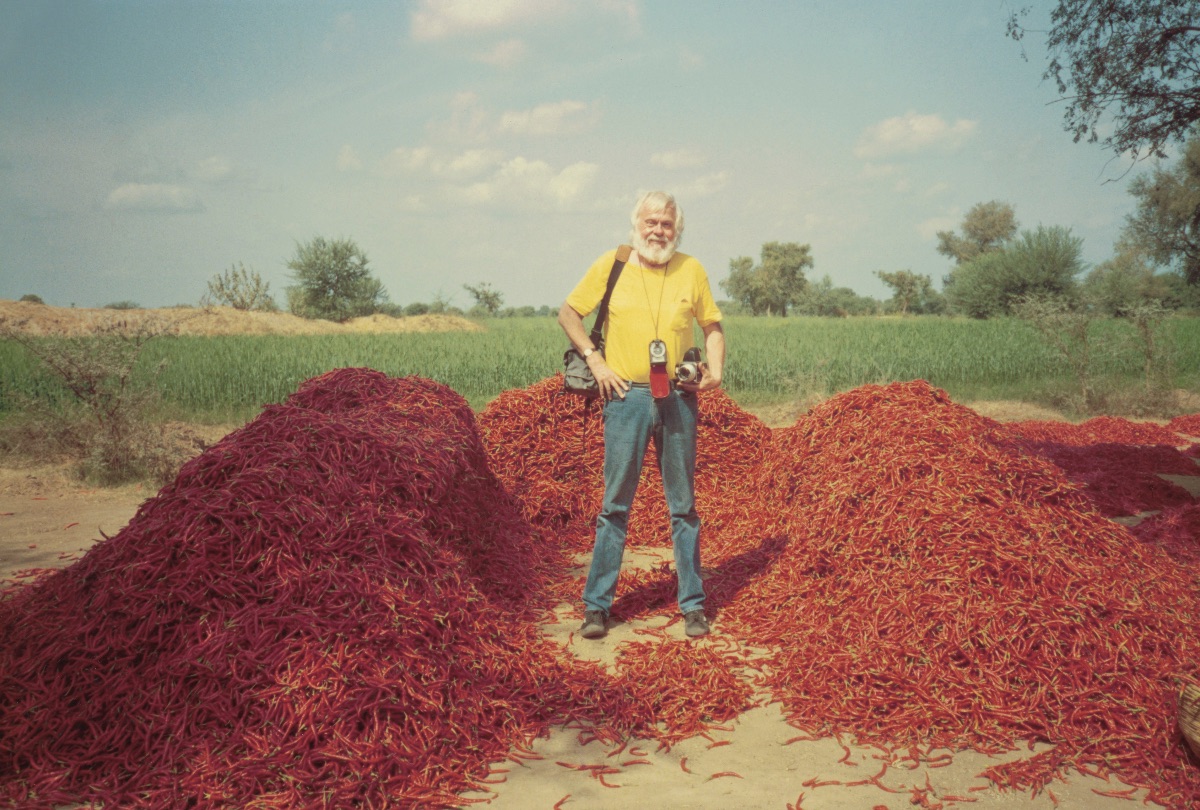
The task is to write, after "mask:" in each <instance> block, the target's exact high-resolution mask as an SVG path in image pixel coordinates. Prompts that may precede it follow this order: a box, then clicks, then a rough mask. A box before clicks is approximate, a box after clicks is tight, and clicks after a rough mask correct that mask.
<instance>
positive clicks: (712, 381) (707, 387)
mask: <svg viewBox="0 0 1200 810" xmlns="http://www.w3.org/2000/svg"><path fill="white" fill-rule="evenodd" d="M700 368H701V369H703V373H701V375H700V382H681V383H678V384H677V386H678V387H679V388H682V389H683V390H684V391H693V392H695V391H711V390H713V389H714V388H720V387H721V378H720V377H718V376H716V375H715V374H713V373H712V371H711V369H709V367H708V363H701V364H700Z"/></svg>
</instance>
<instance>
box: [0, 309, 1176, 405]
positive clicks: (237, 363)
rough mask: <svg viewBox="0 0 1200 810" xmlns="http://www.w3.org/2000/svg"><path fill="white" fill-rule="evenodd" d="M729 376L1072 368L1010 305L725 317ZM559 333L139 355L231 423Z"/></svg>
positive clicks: (960, 380) (525, 369)
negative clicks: (307, 388)
mask: <svg viewBox="0 0 1200 810" xmlns="http://www.w3.org/2000/svg"><path fill="white" fill-rule="evenodd" d="M1097 329H1099V330H1100V339H1101V341H1103V345H1112V346H1117V345H1118V344H1119V343H1120V341H1118V340H1116V337H1117V336H1118V335H1120V334H1123V333H1124V332H1125V331H1127V330H1128V325H1127V324H1124V323H1121V322H1115V321H1104V322H1101V323H1099V324H1098V325H1097ZM1171 332H1172V335H1173V341H1174V344H1175V347H1176V353H1177V355H1178V356H1179V357H1181V358H1194V357H1200V319H1194V318H1192V319H1184V318H1179V319H1175V320H1173V321H1172V322H1171ZM726 334H727V338H728V343H729V360H728V364H727V373H726V379H725V382H726V388H727V390H728V391H729V393H730V394H731V395H732V396H733V397H734V398H735V399H736V400H737V401H738V402H739V403H741V404H743V405H744V406H747V407H757V406H762V405H770V404H777V403H785V402H794V401H797V400H804V399H813V398H819V397H824V396H828V395H830V394H833V393H836V392H839V391H844V390H848V389H850V388H854V387H856V386H859V385H862V384H864V383H883V382H889V381H893V380H911V379H918V378H920V379H926V380H928V381H929V382H930V383H932V384H933V385H936V386H938V387H941V388H944V389H946V390H947V391H948V392H949V393H950V395H951V397H953V398H954V399H956V400H959V401H972V400H979V399H1011V400H1023V401H1030V402H1039V400H1042V401H1044V398H1045V397H1046V396H1049V395H1050V393H1049V392H1053V390H1054V389H1055V387H1056V386H1058V387H1061V386H1062V384H1063V381H1064V375H1068V376H1069V371H1068V369H1067V368H1066V367H1065V365H1064V363H1063V362H1062V360H1061V359H1060V358H1059V357H1057V356H1056V355H1055V354H1054V352H1053V351H1052V350H1051V349H1050V348H1048V347H1047V346H1045V345H1044V344H1043V343H1042V342H1041V340H1040V339H1039V338H1038V336H1037V335H1036V334H1035V332H1034V331H1033V329H1032V328H1030V327H1029V326H1027V325H1026V324H1024V323H1022V322H1020V321H1016V320H1008V319H995V320H988V321H973V320H961V319H950V318H922V317H910V318H845V319H830V318H786V319H785V318H774V319H767V318H749V317H740V318H730V319H729V320H728V321H727V322H726ZM566 346H567V341H566V338H565V337H564V336H563V335H562V332H561V330H559V328H558V326H557V324H556V323H555V321H554V319H552V318H512V319H499V320H494V321H490V322H488V323H487V331H485V332H479V333H468V332H458V333H399V334H353V335H299V336H221V337H170V338H161V339H158V340H156V341H154V342H152V343H151V344H149V345H148V346H147V347H146V350H145V352H144V358H143V363H144V365H145V366H146V368H147V369H149V368H151V367H153V366H154V365H155V364H157V362H158V361H159V360H166V361H167V366H166V369H165V371H163V372H162V373H161V375H160V376H159V378H158V384H159V385H160V387H161V393H162V401H163V403H164V406H165V407H166V408H167V409H168V412H169V415H171V416H173V417H175V418H180V419H185V420H188V421H196V422H209V423H237V422H242V421H245V420H246V419H249V418H251V417H252V416H254V414H256V413H257V412H258V411H259V409H260V408H261V407H262V406H263V405H264V404H267V403H271V402H278V401H280V400H282V399H283V398H285V397H286V396H287V395H288V394H289V393H291V392H292V391H293V390H295V388H296V386H297V385H298V384H299V383H300V382H301V381H303V380H305V379H308V378H310V377H313V376H315V375H318V374H321V373H323V372H325V371H328V370H330V369H334V368H340V367H346V366H368V367H371V368H375V369H378V370H380V371H383V372H385V373H387V374H391V375H397V376H402V375H409V374H416V375H420V376H423V377H428V378H431V379H434V380H437V381H439V382H443V383H445V384H447V385H449V386H450V387H451V388H453V389H454V390H455V391H457V392H458V393H460V394H462V395H463V396H464V397H465V398H466V399H467V400H468V402H470V404H471V405H472V407H475V408H477V409H478V408H482V407H483V406H484V405H486V404H487V402H488V401H490V400H491V399H492V398H493V397H495V396H496V395H497V394H499V393H500V392H502V391H504V390H507V389H511V388H522V387H525V386H528V385H531V384H533V383H535V382H537V381H539V380H542V379H544V378H546V377H548V376H550V375H552V374H554V373H555V372H557V371H558V370H559V369H560V368H561V360H562V353H563V351H564V349H565V348H566ZM1179 365H1180V367H1181V371H1180V373H1178V374H1177V376H1176V380H1175V384H1176V386H1177V387H1180V388H1186V389H1190V390H1197V388H1198V387H1200V374H1198V373H1197V371H1195V370H1193V369H1188V368H1186V367H1185V364H1183V363H1181V364H1179ZM1096 374H1097V376H1098V377H1101V378H1107V379H1109V380H1115V381H1116V382H1117V383H1118V384H1128V385H1136V384H1137V381H1138V380H1139V378H1140V375H1141V366H1140V358H1139V356H1138V355H1137V352H1136V351H1135V350H1133V349H1132V348H1130V347H1128V346H1122V348H1120V349H1116V350H1113V351H1108V352H1104V353H1102V354H1101V356H1100V357H1098V359H1097V368H1096ZM12 391H20V392H24V393H25V394H32V395H34V396H37V397H44V398H47V399H49V400H53V399H55V398H56V397H61V396H62V393H61V390H60V389H59V388H58V387H57V384H56V383H55V382H54V380H52V379H50V378H49V377H48V376H46V375H45V374H43V373H42V372H40V371H39V370H38V368H37V366H36V364H35V363H33V362H31V360H30V359H29V357H28V356H27V353H26V352H25V351H24V350H23V349H21V348H20V347H19V346H17V345H15V344H13V343H11V342H0V411H2V410H3V409H5V408H7V409H9V410H11V409H12V404H11V402H12V399H11V397H6V392H12Z"/></svg>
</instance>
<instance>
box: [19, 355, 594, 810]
mask: <svg viewBox="0 0 1200 810" xmlns="http://www.w3.org/2000/svg"><path fill="white" fill-rule="evenodd" d="M560 556H561V555H560V553H559V552H558V550H557V549H555V548H553V547H547V546H546V545H545V544H544V543H543V542H541V541H540V540H539V539H538V538H537V537H535V536H534V535H533V534H532V533H531V532H530V531H529V527H528V524H526V523H525V521H523V520H522V519H521V517H520V515H519V513H518V511H517V509H516V506H515V504H513V502H512V501H511V499H510V498H509V496H508V495H507V494H506V493H505V492H504V491H503V489H502V488H500V487H499V486H498V485H497V483H496V481H495V479H494V477H492V475H491V474H490V472H488V470H487V466H486V463H485V456H484V450H483V446H482V444H481V442H480V440H479V435H478V432H477V430H476V429H475V427H474V415H473V414H472V412H471V410H470V409H469V408H468V406H467V404H466V402H465V400H463V399H462V398H461V397H459V396H458V395H457V394H455V393H454V392H453V391H451V390H450V389H448V388H445V387H444V386H441V385H438V384H435V383H432V382H429V381H425V380H420V379H417V378H406V379H400V380H396V379H388V378H387V377H385V376H384V375H383V374H380V373H378V372H372V371H368V370H364V369H344V370H341V371H336V372H331V373H329V374H327V375H324V376H323V377H321V378H318V379H315V380H312V381H309V382H308V383H306V384H305V385H304V386H303V387H302V388H301V389H300V390H299V391H298V392H297V393H296V394H295V395H294V396H292V397H291V398H290V399H289V400H288V402H287V403H285V404H283V405H277V406H270V407H268V408H266V409H265V410H264V412H263V413H262V414H261V415H260V416H259V417H258V418H257V419H255V420H254V421H253V422H251V423H250V424H248V425H247V426H245V427H244V428H242V429H240V430H238V431H236V432H234V433H232V434H230V435H229V436H227V437H226V438H225V439H224V440H222V441H221V442H220V443H219V444H218V445H216V446H215V447H213V448H211V449H210V450H208V451H207V452H205V453H204V454H202V455H201V456H199V457H197V458H195V459H193V460H192V461H191V462H189V463H188V464H187V465H186V466H185V467H184V468H183V470H182V471H181V472H180V474H179V476H178V478H177V479H176V480H175V482H174V483H173V484H171V485H170V486H168V487H166V488H164V489H163V490H162V491H161V492H160V493H159V494H158V495H157V497H155V498H153V499H151V500H150V501H148V502H146V503H145V504H144V505H143V506H142V508H141V509H140V510H139V511H138V513H137V515H136V516H135V517H134V518H133V519H132V520H131V521H130V523H129V524H128V525H127V526H126V528H125V529H124V530H122V531H121V532H120V533H119V534H117V535H116V536H114V537H111V538H108V539H106V540H104V541H103V542H101V543H98V544H97V545H96V546H94V547H93V548H92V549H91V550H90V551H89V552H88V554H86V555H85V556H84V557H83V558H82V559H81V560H80V561H79V562H77V563H75V564H74V565H72V566H70V567H69V568H66V569H63V570H61V571H58V572H55V573H53V574H50V575H48V576H45V577H43V578H41V579H39V580H38V581H36V582H35V583H33V584H32V585H29V586H27V587H24V588H19V589H17V590H16V591H15V592H10V593H9V594H8V595H7V598H6V599H5V600H3V601H2V602H0V804H6V806H20V807H51V806H54V805H63V804H70V803H75V802H93V803H97V804H103V805H104V806H106V807H154V808H164V807H185V806H188V807H211V808H218V807H220V808H225V807H246V806H254V807H260V808H267V807H280V808H302V807H323V808H349V807H384V806H416V805H421V806H439V805H446V804H458V803H460V801H459V799H458V794H459V793H460V792H462V791H464V790H466V789H468V788H471V787H479V786H481V785H483V784H485V782H484V781H483V780H484V779H485V778H486V777H487V775H488V773H489V771H488V763H489V762H492V761H495V760H498V759H502V758H504V757H505V756H506V755H508V754H509V752H510V751H511V750H512V749H513V748H514V746H517V747H519V746H523V745H527V744H528V743H529V741H530V740H531V738H532V737H533V736H535V735H536V734H538V733H540V732H542V731H544V730H546V729H547V728H548V727H549V725H550V724H551V723H563V722H566V721H570V720H572V719H574V718H580V719H581V720H589V721H590V720H592V719H595V718H600V719H603V718H605V717H608V716H612V715H613V714H614V713H615V711H616V710H615V709H614V703H615V700H614V699H613V698H612V697H609V694H610V693H609V692H608V691H607V690H603V689H597V688H596V684H597V683H598V682H600V681H601V680H603V678H604V677H605V676H604V673H602V672H601V671H599V670H597V669H595V667H594V666H590V665H586V664H581V663H579V662H577V661H576V660H575V659H574V658H572V657H571V656H569V655H568V654H567V653H566V652H565V651H564V650H563V649H562V648H561V647H560V646H558V645H555V644H552V643H549V642H548V641H547V640H546V639H545V637H544V636H543V635H542V634H541V632H540V630H539V629H538V626H537V624H536V622H535V619H536V618H537V617H538V616H539V615H540V613H541V612H542V611H544V610H545V609H547V607H549V606H550V603H549V602H548V601H547V598H546V596H545V595H544V594H545V591H546V588H547V586H548V584H549V583H550V582H551V581H552V580H553V579H554V578H555V577H557V576H559V575H560V574H559V566H560V564H561V560H560Z"/></svg>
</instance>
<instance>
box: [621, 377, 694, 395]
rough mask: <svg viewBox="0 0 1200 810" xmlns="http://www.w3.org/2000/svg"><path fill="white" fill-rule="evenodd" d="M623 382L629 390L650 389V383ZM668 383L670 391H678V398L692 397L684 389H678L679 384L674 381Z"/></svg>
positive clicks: (690, 393) (689, 392) (690, 392)
mask: <svg viewBox="0 0 1200 810" xmlns="http://www.w3.org/2000/svg"><path fill="white" fill-rule="evenodd" d="M625 382H627V383H629V387H630V388H645V389H647V390H648V389H649V388H650V383H647V382H646V383H641V382H629V380H626V381H625ZM670 383H671V390H672V391H678V392H679V396H681V397H690V396H693V394H694V392H692V391H688V390H687V389H686V388H680V387H679V383H677V382H676V381H675V380H670Z"/></svg>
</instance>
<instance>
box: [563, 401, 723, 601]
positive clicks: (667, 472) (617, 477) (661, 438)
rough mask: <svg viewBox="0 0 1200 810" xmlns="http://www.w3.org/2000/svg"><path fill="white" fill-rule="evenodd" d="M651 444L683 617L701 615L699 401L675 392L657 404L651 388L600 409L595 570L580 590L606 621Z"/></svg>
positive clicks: (593, 565) (585, 599) (594, 552)
mask: <svg viewBox="0 0 1200 810" xmlns="http://www.w3.org/2000/svg"><path fill="white" fill-rule="evenodd" d="M651 440H653V441H654V449H655V455H656V456H657V459H658V469H659V471H660V472H661V473H662V479H663V489H664V490H665V493H666V496H667V507H668V508H669V509H670V511H671V543H672V545H673V546H674V549H675V571H676V573H677V574H678V577H679V591H678V599H679V609H680V611H682V612H683V613H687V612H689V611H692V610H701V609H703V608H704V585H703V583H702V582H701V580H700V516H699V515H697V514H696V497H695V482H696V397H695V395H694V394H693V395H683V394H682V393H681V392H679V391H674V390H672V391H671V394H670V396H668V397H666V398H665V399H661V400H656V399H654V397H653V396H651V394H650V389H649V388H646V387H641V386H634V387H633V388H631V389H630V390H629V391H628V392H626V394H625V398H624V399H620V398H617V399H614V400H612V401H611V402H608V403H606V404H605V406H604V505H603V506H601V508H600V515H599V516H598V517H597V518H596V544H595V548H594V549H593V551H592V566H591V569H590V570H589V571H588V578H587V585H585V586H584V589H583V603H584V607H585V609H586V610H602V611H604V613H605V615H607V614H608V612H609V610H610V609H611V608H612V603H613V596H614V594H615V593H616V590H617V575H618V574H619V573H620V571H621V557H622V555H623V554H624V552H625V534H626V531H627V528H628V524H629V510H630V508H631V507H632V506H633V496H634V493H635V492H636V491H637V485H638V477H639V476H640V475H641V471H642V462H643V460H644V459H645V457H646V448H647V446H648V445H649V443H650V441H651Z"/></svg>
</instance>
